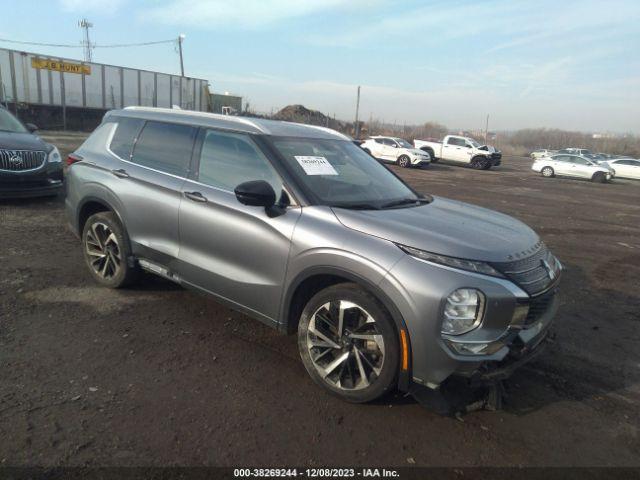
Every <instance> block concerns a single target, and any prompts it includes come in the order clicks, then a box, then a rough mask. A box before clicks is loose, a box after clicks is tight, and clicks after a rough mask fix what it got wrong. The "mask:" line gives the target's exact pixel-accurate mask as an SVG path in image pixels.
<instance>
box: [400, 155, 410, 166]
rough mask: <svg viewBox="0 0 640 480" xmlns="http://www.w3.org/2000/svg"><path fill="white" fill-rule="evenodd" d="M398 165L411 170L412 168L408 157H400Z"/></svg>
mask: <svg viewBox="0 0 640 480" xmlns="http://www.w3.org/2000/svg"><path fill="white" fill-rule="evenodd" d="M398 165H399V166H401V167H403V168H409V167H410V166H411V159H410V158H409V157H408V156H407V155H400V156H399V157H398Z"/></svg>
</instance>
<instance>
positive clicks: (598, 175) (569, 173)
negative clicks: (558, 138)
mask: <svg viewBox="0 0 640 480" xmlns="http://www.w3.org/2000/svg"><path fill="white" fill-rule="evenodd" d="M531 169H532V170H533V171H534V172H538V173H541V174H542V176H543V177H548V178H550V177H555V176H556V175H557V176H560V177H574V178H586V179H589V180H591V181H593V182H598V183H604V182H606V181H609V180H611V178H613V176H614V173H613V170H612V169H611V168H610V167H607V166H606V165H598V164H597V163H596V162H594V161H593V160H590V159H588V158H587V157H583V156H581V155H570V154H557V155H552V156H550V157H542V158H538V159H536V160H535V161H534V162H533V165H532V166H531Z"/></svg>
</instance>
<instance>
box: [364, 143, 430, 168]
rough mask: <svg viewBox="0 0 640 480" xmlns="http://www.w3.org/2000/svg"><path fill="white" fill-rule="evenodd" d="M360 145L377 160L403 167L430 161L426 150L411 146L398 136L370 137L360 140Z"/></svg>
mask: <svg viewBox="0 0 640 480" xmlns="http://www.w3.org/2000/svg"><path fill="white" fill-rule="evenodd" d="M360 147H361V148H362V149H363V150H365V151H366V152H367V153H368V154H370V155H372V156H374V157H376V158H377V159H379V160H384V161H386V162H392V163H395V164H397V165H399V166H401V167H405V168H408V167H421V166H423V165H428V164H429V163H430V162H431V156H430V155H429V154H428V153H427V152H424V151H422V150H419V149H417V148H413V145H411V144H410V143H409V142H407V141H406V140H404V139H402V138H398V137H381V136H375V137H371V138H368V139H367V140H365V141H364V142H362V144H361V145H360Z"/></svg>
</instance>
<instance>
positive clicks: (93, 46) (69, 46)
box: [0, 38, 177, 48]
mask: <svg viewBox="0 0 640 480" xmlns="http://www.w3.org/2000/svg"><path fill="white" fill-rule="evenodd" d="M0 42H5V43H15V44H19V45H37V46H40V47H61V48H85V45H84V44H80V45H74V44H72V43H42V42H23V41H19V40H9V39H8V38H0ZM176 42H177V40H176V39H175V38H172V39H171V40H157V41H154V42H140V43H114V44H110V45H99V44H95V43H92V44H91V48H122V47H144V46H147V45H159V44H161V43H176Z"/></svg>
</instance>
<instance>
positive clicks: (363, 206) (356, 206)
mask: <svg viewBox="0 0 640 480" xmlns="http://www.w3.org/2000/svg"><path fill="white" fill-rule="evenodd" d="M331 206H332V207H334V208H345V209H347V210H380V207H379V206H378V205H374V204H372V203H345V204H342V205H341V204H333V205H331Z"/></svg>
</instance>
